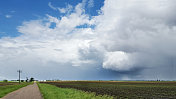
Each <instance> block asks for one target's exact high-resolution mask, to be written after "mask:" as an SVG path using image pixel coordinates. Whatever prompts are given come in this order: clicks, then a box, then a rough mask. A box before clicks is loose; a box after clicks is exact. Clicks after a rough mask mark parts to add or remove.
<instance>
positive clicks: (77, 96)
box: [38, 83, 113, 99]
mask: <svg viewBox="0 0 176 99" xmlns="http://www.w3.org/2000/svg"><path fill="white" fill-rule="evenodd" d="M38 86H39V89H40V91H41V93H42V95H43V97H44V99H113V97H111V96H107V95H99V96H96V94H95V93H89V92H84V91H80V90H77V89H68V88H59V87H56V86H54V85H49V84H41V83H38Z"/></svg>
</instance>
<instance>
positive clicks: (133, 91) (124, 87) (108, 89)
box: [43, 81, 176, 99]
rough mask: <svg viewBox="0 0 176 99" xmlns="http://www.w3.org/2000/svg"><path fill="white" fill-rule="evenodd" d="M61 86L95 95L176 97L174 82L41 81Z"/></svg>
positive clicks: (175, 84)
mask: <svg viewBox="0 0 176 99" xmlns="http://www.w3.org/2000/svg"><path fill="white" fill-rule="evenodd" d="M43 83H47V84H52V85H55V86H57V87H61V88H75V89H79V90H83V91H87V92H95V93H96V94H97V95H111V96H114V97H115V98H118V99H119V98H148V99H150V98H176V83H175V82H140V83H139V82H108V81H106V82H104V81H103V82H101V81H95V82H94V81H59V82H43Z"/></svg>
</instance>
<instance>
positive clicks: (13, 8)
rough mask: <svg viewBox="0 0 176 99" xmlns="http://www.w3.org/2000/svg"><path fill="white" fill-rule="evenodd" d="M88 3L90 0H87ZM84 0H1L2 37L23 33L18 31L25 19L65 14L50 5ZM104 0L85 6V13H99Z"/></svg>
mask: <svg viewBox="0 0 176 99" xmlns="http://www.w3.org/2000/svg"><path fill="white" fill-rule="evenodd" d="M85 1H86V3H88V2H89V1H88V0H85ZM81 2H82V0H74V1H73V0H1V1H0V37H1V38H2V37H8V36H10V37H16V36H19V35H20V34H21V33H19V32H18V31H17V29H16V28H17V26H20V25H21V24H22V22H23V21H29V20H36V19H40V18H44V17H46V14H49V15H51V16H55V17H56V16H57V17H59V16H63V14H62V13H60V12H59V11H58V10H57V11H56V10H53V9H52V8H50V7H49V5H48V4H49V3H50V4H51V5H52V6H53V7H59V8H65V7H66V6H67V5H68V4H70V5H72V6H76V5H77V4H78V3H81ZM103 3H104V1H103V0H95V1H94V4H93V5H94V6H92V7H88V5H86V6H85V10H86V11H85V13H86V14H89V15H90V16H96V15H98V10H100V8H101V7H102V6H103Z"/></svg>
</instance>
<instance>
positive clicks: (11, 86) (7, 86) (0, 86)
mask: <svg viewBox="0 0 176 99" xmlns="http://www.w3.org/2000/svg"><path fill="white" fill-rule="evenodd" d="M29 84H30V83H21V84H18V83H17V82H0V98H2V97H3V96H5V95H6V94H8V93H10V92H12V91H15V90H17V89H19V88H22V87H24V86H27V85H29Z"/></svg>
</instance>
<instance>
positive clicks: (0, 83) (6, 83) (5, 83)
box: [0, 82, 18, 86]
mask: <svg viewBox="0 0 176 99" xmlns="http://www.w3.org/2000/svg"><path fill="white" fill-rule="evenodd" d="M17 84H18V82H0V86H6V85H17Z"/></svg>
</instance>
